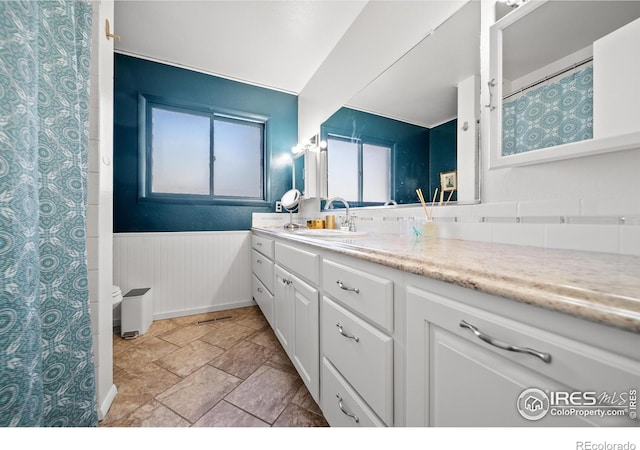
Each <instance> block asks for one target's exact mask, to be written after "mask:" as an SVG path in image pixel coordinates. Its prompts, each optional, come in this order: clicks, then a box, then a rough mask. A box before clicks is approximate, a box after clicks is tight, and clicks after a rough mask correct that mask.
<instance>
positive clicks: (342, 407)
mask: <svg viewBox="0 0 640 450" xmlns="http://www.w3.org/2000/svg"><path fill="white" fill-rule="evenodd" d="M336 397H337V399H338V408H340V411H342V414H344V415H345V416H349V417H351V418H352V419H353V420H354V421H355V423H360V419H358V416H356V415H355V414H354V413H352V412H349V411H347V410H346V409H344V406H343V405H342V397H340V394H336Z"/></svg>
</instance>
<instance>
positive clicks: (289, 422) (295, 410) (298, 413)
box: [273, 403, 329, 427]
mask: <svg viewBox="0 0 640 450" xmlns="http://www.w3.org/2000/svg"><path fill="white" fill-rule="evenodd" d="M273 426H274V427H328V426H329V424H328V423H327V421H326V420H325V419H324V418H323V417H322V416H319V415H317V414H314V413H312V412H311V411H308V410H306V409H304V408H302V407H300V406H298V405H296V404H294V403H290V404H289V405H288V406H287V407H286V408H285V410H284V411H283V412H282V414H280V417H278V420H276V421H275V423H274V424H273Z"/></svg>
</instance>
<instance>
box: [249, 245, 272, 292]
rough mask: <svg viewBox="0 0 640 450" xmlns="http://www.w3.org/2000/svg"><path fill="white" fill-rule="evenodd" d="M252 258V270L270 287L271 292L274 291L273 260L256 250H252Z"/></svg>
mask: <svg viewBox="0 0 640 450" xmlns="http://www.w3.org/2000/svg"><path fill="white" fill-rule="evenodd" d="M251 258H252V259H251V270H253V273H255V274H256V276H257V277H258V278H259V279H260V281H262V283H263V284H264V285H265V286H266V288H267V289H269V292H273V261H271V260H269V259H268V258H267V257H265V256H264V255H263V254H261V253H258V252H257V251H255V250H251Z"/></svg>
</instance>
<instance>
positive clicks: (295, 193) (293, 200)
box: [280, 188, 301, 230]
mask: <svg viewBox="0 0 640 450" xmlns="http://www.w3.org/2000/svg"><path fill="white" fill-rule="evenodd" d="M300 198H301V194H300V191H299V190H297V189H295V188H294V189H290V190H288V191H287V192H285V193H284V195H283V196H282V198H281V199H280V202H281V203H282V207H283V208H284V209H286V210H287V211H288V212H289V223H288V224H286V225H285V226H284V228H285V229H286V230H295V229H297V228H300V225H299V224H297V223H293V212H294V211H296V210H297V209H298V206H299V205H300Z"/></svg>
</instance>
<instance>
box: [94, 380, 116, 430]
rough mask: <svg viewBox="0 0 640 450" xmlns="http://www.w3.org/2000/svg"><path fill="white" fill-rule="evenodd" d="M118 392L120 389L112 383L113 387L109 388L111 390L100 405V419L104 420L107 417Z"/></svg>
mask: <svg viewBox="0 0 640 450" xmlns="http://www.w3.org/2000/svg"><path fill="white" fill-rule="evenodd" d="M117 394H118V389H117V388H116V385H115V384H112V385H111V389H109V392H108V393H107V396H106V397H105V399H104V401H103V402H102V404H101V405H99V406H98V420H99V421H102V420H104V418H105V417H107V413H108V412H109V408H111V404H112V403H113V400H114V399H115V398H116V395H117Z"/></svg>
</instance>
